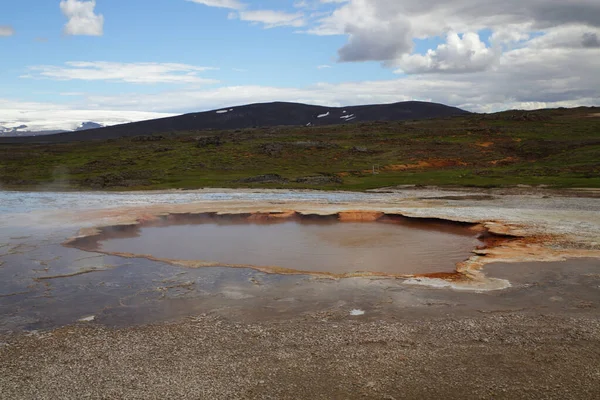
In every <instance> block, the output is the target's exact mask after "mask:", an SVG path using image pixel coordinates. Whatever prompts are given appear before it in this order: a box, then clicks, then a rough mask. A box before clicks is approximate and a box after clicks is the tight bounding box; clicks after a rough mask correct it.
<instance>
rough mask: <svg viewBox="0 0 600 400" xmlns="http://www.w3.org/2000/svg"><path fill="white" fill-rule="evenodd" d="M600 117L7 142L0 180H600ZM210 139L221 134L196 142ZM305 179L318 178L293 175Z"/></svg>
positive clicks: (154, 183) (103, 185)
mask: <svg viewBox="0 0 600 400" xmlns="http://www.w3.org/2000/svg"><path fill="white" fill-rule="evenodd" d="M596 113H598V108H576V109H556V110H542V111H536V112H518V111H511V112H503V113H498V114H491V115H469V116H465V117H455V118H446V119H434V120H422V121H405V122H366V123H358V124H348V125H339V126H325V127H281V128H279V127H275V128H256V129H244V130H236V131H222V132H221V131H197V132H172V133H167V134H162V135H160V137H158V138H154V139H159V140H149V139H150V138H149V137H141V138H140V137H138V138H123V139H117V140H106V141H88V142H76V143H62V144H36V145H14V144H11V145H7V144H3V145H0V185H2V187H4V188H9V189H36V188H37V189H43V188H51V189H56V190H65V189H102V190H137V189H169V188H186V189H194V188H203V187H262V188H265V187H267V188H269V187H271V188H272V187H285V188H313V189H341V190H366V189H372V188H379V187H387V186H395V185H405V184H416V185H440V186H444V185H461V186H477V187H492V186H510V185H516V184H530V185H541V184H544V185H549V186H554V187H600V118H599V117H595V116H593V114H596ZM214 136H218V137H220V138H221V139H220V140H216V141H215V140H199V138H202V137H214ZM374 167H375V174H374V173H373V168H374ZM264 174H278V175H280V176H281V180H280V181H275V182H274V181H269V182H266V183H242V182H241V181H242V180H244V179H246V178H249V177H253V176H259V175H264ZM308 176H324V179H321V180H309V181H304V182H303V183H297V182H295V180H296V179H298V178H302V177H308ZM327 177H331V178H332V179H330V180H328V179H327ZM339 178H341V180H340V179H339Z"/></svg>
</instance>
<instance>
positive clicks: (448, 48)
mask: <svg viewBox="0 0 600 400" xmlns="http://www.w3.org/2000/svg"><path fill="white" fill-rule="evenodd" d="M495 59H496V56H495V54H494V51H493V50H492V49H490V48H489V47H487V46H486V44H485V43H483V42H482V41H481V40H480V38H479V35H478V34H477V33H473V32H468V33H465V34H463V35H462V37H461V36H459V35H458V34H457V33H456V32H449V33H448V34H447V36H446V43H445V44H441V45H439V46H438V47H437V49H436V50H429V51H428V52H427V53H426V54H425V55H421V54H412V55H404V56H403V57H402V58H400V60H399V61H398V65H399V66H400V69H401V70H400V71H398V72H404V73H407V74H418V73H432V72H447V73H467V72H478V71H483V70H485V69H487V68H488V67H490V66H491V65H492V64H493V62H494V60H495Z"/></svg>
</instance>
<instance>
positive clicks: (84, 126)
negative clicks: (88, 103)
mask: <svg viewBox="0 0 600 400" xmlns="http://www.w3.org/2000/svg"><path fill="white" fill-rule="evenodd" d="M98 128H104V125H102V124H99V123H97V122H92V121H88V122H83V123H82V124H81V125H79V127H77V129H75V130H76V131H87V130H88V129H98Z"/></svg>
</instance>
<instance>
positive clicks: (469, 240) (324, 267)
mask: <svg viewBox="0 0 600 400" xmlns="http://www.w3.org/2000/svg"><path fill="white" fill-rule="evenodd" d="M240 222H241V221H238V223H232V222H231V221H229V222H223V221H203V222H200V223H195V224H181V223H179V224H176V225H167V226H150V227H141V228H130V229H132V232H129V233H124V232H119V233H117V232H114V234H115V235H111V234H108V236H109V238H108V239H106V240H103V241H101V242H100V246H101V249H102V251H105V252H115V253H133V254H143V255H150V256H153V257H156V258H160V259H176V260H202V261H209V262H217V263H223V264H246V265H254V266H277V267H282V268H289V269H294V270H299V271H310V272H329V273H335V274H343V273H352V272H358V271H367V272H380V273H390V274H420V273H431V272H452V271H454V268H455V264H456V263H457V262H460V261H464V260H466V259H467V258H468V257H469V256H470V252H471V251H472V250H473V249H474V248H475V246H477V245H478V244H481V242H479V241H478V240H477V239H475V238H474V234H473V233H472V232H468V231H467V230H466V229H465V228H464V227H450V226H445V227H431V226H427V224H422V225H423V226H422V227H420V226H421V225H419V224H401V223H396V222H394V221H388V222H390V223H382V222H371V223H366V222H360V223H355V222H343V223H339V222H330V221H311V222H300V221H285V222H279V223H260V224H257V223H247V222H246V223H240ZM111 236H112V238H110V237H111ZM115 236H116V237H117V238H115Z"/></svg>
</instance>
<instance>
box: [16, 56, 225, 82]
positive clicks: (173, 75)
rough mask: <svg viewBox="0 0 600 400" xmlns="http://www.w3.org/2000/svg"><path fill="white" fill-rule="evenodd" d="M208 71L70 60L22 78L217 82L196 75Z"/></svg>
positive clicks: (181, 66)
mask: <svg viewBox="0 0 600 400" xmlns="http://www.w3.org/2000/svg"><path fill="white" fill-rule="evenodd" d="M210 69H214V68H209V67H197V66H193V65H188V64H175V63H115V62H102V61H97V62H82V61H70V62H67V63H65V66H53V65H38V66H33V67H29V71H30V74H29V75H23V76H22V77H33V78H36V77H37V78H49V79H56V80H64V81H66V80H86V81H113V82H127V83H138V84H140V83H196V84H212V83H217V82H218V81H215V80H212V79H206V78H202V77H200V76H198V73H200V72H204V71H207V70H210Z"/></svg>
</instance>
